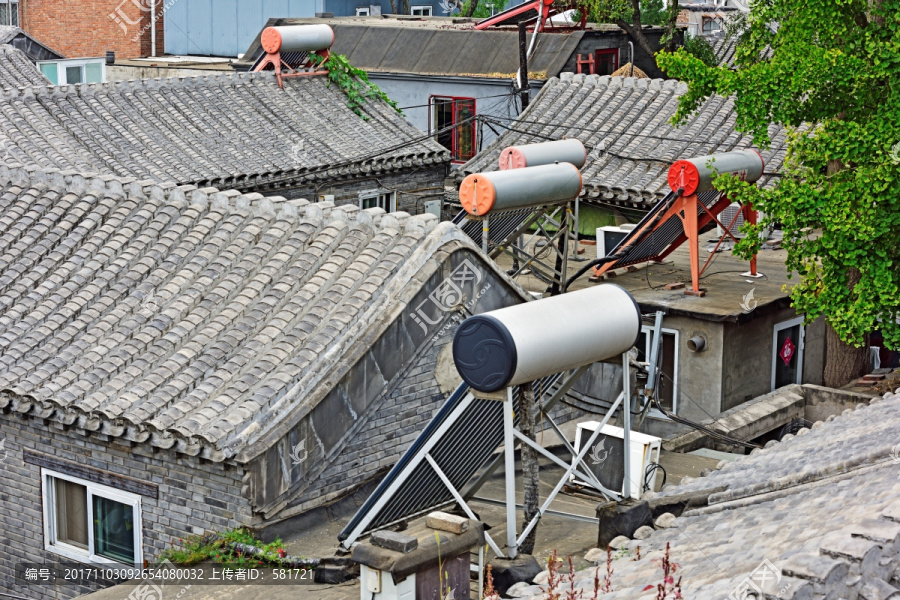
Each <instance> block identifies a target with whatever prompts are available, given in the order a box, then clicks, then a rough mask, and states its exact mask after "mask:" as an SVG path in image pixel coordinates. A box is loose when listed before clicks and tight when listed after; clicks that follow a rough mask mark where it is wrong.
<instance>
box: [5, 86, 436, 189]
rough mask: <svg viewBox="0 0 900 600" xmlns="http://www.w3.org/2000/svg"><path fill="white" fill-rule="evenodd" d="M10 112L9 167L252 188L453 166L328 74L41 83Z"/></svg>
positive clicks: (386, 111) (398, 119)
mask: <svg viewBox="0 0 900 600" xmlns="http://www.w3.org/2000/svg"><path fill="white" fill-rule="evenodd" d="M2 108H3V110H2V111H0V135H2V136H4V137H5V138H6V139H7V140H8V141H7V156H6V162H9V163H19V164H23V165H26V166H36V167H38V168H41V169H60V170H68V169H72V170H76V171H79V172H82V173H88V172H93V173H97V174H100V175H117V176H123V177H135V178H137V179H141V180H143V179H149V180H154V181H160V182H162V181H175V182H177V183H179V184H193V185H198V186H201V187H203V186H217V187H220V188H235V189H241V190H248V191H259V190H263V189H265V190H278V189H282V188H284V189H287V188H291V187H298V186H300V185H308V184H313V185H315V184H318V183H321V182H325V181H328V182H334V181H340V180H353V179H356V178H360V177H372V176H377V175H378V174H385V173H392V172H397V171H404V170H408V169H412V168H416V167H419V166H426V165H435V164H444V163H448V162H449V153H448V152H447V150H446V149H445V148H443V147H442V146H440V145H439V144H437V142H435V141H434V140H432V139H431V138H428V137H426V136H423V135H422V133H421V132H420V131H419V130H418V129H416V128H414V127H413V126H412V125H410V124H409V123H407V122H406V120H404V119H403V117H402V116H400V115H399V114H397V112H396V111H394V110H393V109H391V108H390V107H389V106H388V105H387V104H385V103H384V102H381V101H379V100H374V99H372V100H369V101H367V102H366V103H365V104H364V105H363V106H362V107H361V108H360V110H361V112H362V114H363V117H364V118H363V117H360V116H357V115H356V114H354V112H353V111H352V110H351V109H350V108H349V107H348V106H347V97H346V96H345V95H344V94H343V92H342V91H341V90H340V89H339V88H338V86H337V85H329V82H328V80H327V78H326V77H324V76H314V77H303V78H292V79H288V80H286V81H285V83H284V90H281V89H279V87H278V84H277V82H276V80H275V76H274V74H273V73H272V72H266V73H241V74H224V75H213V76H209V77H183V78H169V79H147V80H140V81H124V82H115V83H97V84H79V85H70V86H57V87H54V86H49V85H41V86H38V85H35V86H32V87H25V88H22V89H21V90H16V91H13V92H10V93H9V94H7V95H6V96H5V97H4V99H3V100H2Z"/></svg>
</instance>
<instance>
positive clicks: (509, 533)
mask: <svg viewBox="0 0 900 600" xmlns="http://www.w3.org/2000/svg"><path fill="white" fill-rule="evenodd" d="M622 368H623V371H622V392H621V393H620V394H619V396H618V398H616V401H615V402H613V404H612V406H610V407H609V410H607V412H606V415H604V417H603V420H602V421H601V422H600V425H599V426H598V427H597V428H596V429H595V430H594V432H593V433H592V434H591V436H590V437H589V438H588V440H587V441H586V442H585V443H584V445H583V446H582V447H581V449H580V450H579V451H578V452H577V454H576V453H575V450H574V448H572V446H571V445H570V444H568V442H567V443H566V447H567V448H569V449H570V450H571V451H572V456H573V459H572V462H571V463H569V464H567V463H565V462H563V461H562V460H560V459H559V458H557V457H556V456H554V455H553V454H552V453H550V452H548V451H547V450H545V449H544V448H542V447H541V446H540V445H538V444H536V443H535V442H533V441H532V440H530V439H528V438H527V437H525V435H523V434H522V433H521V432H519V431H517V430H516V429H515V421H514V418H513V400H514V399H513V388H507V392H506V399H505V400H504V401H503V402H504V407H503V429H504V431H503V438H504V444H503V453H504V466H505V470H506V472H505V482H506V545H507V555H508V556H509V558H515V557H516V554H517V552H518V551H517V549H518V547H519V546H520V545H521V544H522V542H523V541H524V540H525V538H527V537H528V535H529V534H530V533H531V531H532V530H533V529H534V528H535V527H536V526H537V524H538V522H539V521H540V520H541V517H543V515H544V514H547V511H548V510H549V509H550V505H551V504H552V503H553V501H554V500H555V499H556V496H557V495H558V494H559V492H560V491H561V490H562V488H563V486H564V485H565V484H566V482H567V481H568V480H569V479H570V478H571V477H572V475H578V476H580V477H582V478H584V479H585V480H586V481H588V482H589V483H591V485H593V486H595V487H596V488H597V490H598V491H600V492H601V493H602V494H604V495H605V496H608V497H610V498H613V499H615V500H620V499H622V498H630V497H631V482H630V480H629V475H630V471H629V468H630V465H631V457H630V453H631V375H630V373H631V357H630V356H629V353H628V352H625V353H623V354H622ZM570 380H573V381H572V383H574V378H570ZM620 405H621V406H622V415H623V429H624V434H623V435H624V442H625V464H624V469H625V476H624V477H623V489H622V492H623V493H622V494H619V493H618V492H614V491H612V490H609V489H607V488H605V487H604V486H602V485H601V484H600V482H599V481H597V478H596V477H595V476H594V475H593V473H591V472H590V469H586V468H582V461H583V460H584V457H585V456H586V455H587V454H588V451H589V450H590V448H591V446H593V444H594V442H595V441H596V440H597V438H598V437H599V436H600V433H601V431H602V429H603V427H604V426H605V425H606V424H607V423H608V422H609V420H610V419H611V418H612V416H613V415H614V414H615V412H616V409H617V408H618V407H619V406H620ZM551 422H552V421H551ZM553 428H554V430H555V431H556V432H557V433H559V434H560V437H562V438H563V439H564V440H565V437H564V436H562V435H561V432H560V431H559V428H558V427H556V425H555V423H554V425H553ZM516 439H518V440H519V441H520V442H521V443H523V444H526V445H528V446H529V447H531V448H533V449H534V450H535V451H537V452H538V453H540V454H541V455H542V456H544V457H546V458H548V459H550V460H551V461H552V462H554V463H556V464H558V465H560V466H561V467H563V468H564V469H565V473H564V474H563V475H562V477H560V478H559V481H557V483H556V485H555V486H554V487H553V491H551V492H550V494H549V495H548V496H547V499H546V500H545V501H544V503H543V504H542V505H541V507H540V508H538V513H537V514H536V515H535V516H534V518H532V519H531V521H529V522H528V524H527V525H525V528H524V529H523V531H522V533H521V534H519V535H518V537H517V536H516V509H517V507H518V505H517V504H516V473H515V441H516Z"/></svg>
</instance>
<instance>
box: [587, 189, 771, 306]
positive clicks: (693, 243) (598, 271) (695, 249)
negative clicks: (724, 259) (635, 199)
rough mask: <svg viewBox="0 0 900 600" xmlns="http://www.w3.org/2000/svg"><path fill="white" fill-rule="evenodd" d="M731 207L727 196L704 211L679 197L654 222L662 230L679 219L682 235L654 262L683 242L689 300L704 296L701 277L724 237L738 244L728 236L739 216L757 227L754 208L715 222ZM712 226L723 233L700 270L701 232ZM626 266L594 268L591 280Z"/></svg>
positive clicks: (687, 198) (700, 205) (752, 264)
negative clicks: (688, 273) (686, 251)
mask: <svg viewBox="0 0 900 600" xmlns="http://www.w3.org/2000/svg"><path fill="white" fill-rule="evenodd" d="M730 204H731V200H729V199H728V198H727V197H726V196H724V195H723V196H721V197H720V198H719V199H718V200H716V202H715V204H713V205H712V207H710V208H707V207H706V205H704V204H703V203H702V202H700V201H699V200H698V198H697V196H696V195H691V196H679V197H678V198H676V199H675V201H674V202H673V203H672V206H670V207H669V209H668V210H667V211H666V212H665V213H663V216H662V217H661V218H660V219H659V220H658V221H657V222H656V223H657V228H659V227H660V226H662V225H663V224H664V223H666V222H668V221H669V219H671V218H678V219H680V220H681V223H682V226H683V227H684V233H683V234H681V235H680V236H678V237H677V238H676V239H675V241H674V242H672V243H671V244H670V245H669V247H668V248H666V249H665V250H664V251H663V252H662V253H660V254H659V255H658V256H656V257H655V258H654V259H653V260H656V261H661V260H665V258H666V257H667V256H669V254H671V253H672V252H673V251H674V250H675V249H676V248H678V247H679V246H681V244H683V243H684V242H687V243H688V249H689V252H690V256H691V287H690V288H689V289H685V290H684V293H685V294H687V295H689V296H700V297H702V296H705V295H706V290H704V289H703V288H701V287H700V277H701V276H702V275H703V273H704V271H706V268H707V267H708V266H709V264H710V262H711V261H712V258H713V256H715V254H716V251H717V250H718V249H719V246H721V245H722V242H723V241H724V240H725V237H726V236H728V237H731V238H732V239H733V240H734V241H735V242H737V238H736V237H734V235H733V234H732V233H731V228H732V227H733V226H734V224H735V223H736V222H737V218H738V216H740V215H741V214H743V215H744V219H745V220H746V221H747V222H749V223H756V211H755V210H753V207H752V206H750V205H744V206H742V207H741V212H740V213H738V214H736V215H735V216H734V218H733V219H732V220H731V223H729V224H728V226H727V227H726V226H725V225H724V224H723V223H722V222H721V221H719V219H718V215H719V214H720V213H721V212H722V211H723V210H725V208H726V207H727V206H729V205H730ZM713 222H715V223H716V224H718V225H719V226H720V227H722V229H723V230H724V231H725V233H724V234H722V237H720V238H719V242H718V243H717V244H716V247H715V250H714V251H713V252H712V253H710V256H709V258H708V259H706V262H705V263H704V264H703V267H702V268H701V267H700V230H701V229H703V228H704V227H706V226H707V225H709V224H710V223H713ZM651 227H652V225H651V223H647V224H645V225H644V226H643V227H642V228H641V229H640V230H638V231H637V232H636V233H635V234H634V235H635V238H634V239H640V238H641V237H643V235H642V234H643V233H644V232H646V231H647V230H649V229H650V228H651ZM623 266H627V265H618V264H616V262H609V263H606V264H603V265H600V266H598V267H594V277H599V276H600V275H603V274H604V273H605V272H607V271H609V270H611V269H614V268H620V267H623ZM750 273H751V274H752V275H753V276H756V256H755V255H754V256H753V258H752V259H751V260H750Z"/></svg>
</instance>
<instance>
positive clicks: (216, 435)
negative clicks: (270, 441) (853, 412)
mask: <svg viewBox="0 0 900 600" xmlns="http://www.w3.org/2000/svg"><path fill="white" fill-rule="evenodd" d="M0 215H2V216H0V407H5V406H11V407H12V409H13V410H14V411H17V412H20V413H26V414H32V415H37V416H40V417H41V418H53V419H55V420H58V421H60V422H62V423H65V424H68V425H73V426H75V427H77V428H78V429H82V430H85V431H94V432H98V433H102V434H106V435H110V436H114V437H124V438H125V439H128V440H131V441H133V442H149V443H151V444H154V445H156V446H158V447H161V448H174V449H176V450H178V451H181V452H186V453H190V454H201V455H202V456H205V457H207V458H210V459H213V460H225V459H228V458H230V457H234V456H235V455H236V454H238V453H239V452H240V451H241V450H242V449H243V448H245V447H246V445H247V444H250V443H252V441H253V439H254V435H255V434H256V433H257V432H258V431H259V429H260V428H261V424H265V423H273V422H277V421H278V420H279V419H280V418H282V417H283V416H284V415H285V414H287V412H289V411H291V410H293V409H295V408H296V407H297V403H298V402H302V401H303V400H304V399H305V398H308V397H309V396H310V395H311V394H312V391H313V390H312V389H311V388H310V387H309V386H310V385H311V383H310V382H311V381H313V379H312V377H313V376H314V375H315V376H317V377H318V376H320V375H324V374H326V373H327V372H328V369H329V366H328V365H330V364H331V363H332V362H333V360H332V359H331V358H329V357H331V356H332V355H334V354H335V353H341V352H342V351H343V349H346V348H350V347H354V346H355V345H358V344H365V343H371V341H372V339H375V338H374V337H372V336H375V335H376V334H377V331H376V330H377V328H378V327H383V326H386V325H385V324H384V323H382V321H383V319H382V318H381V315H383V314H384V310H385V307H390V308H391V309H392V310H395V309H396V304H397V302H402V298H400V299H399V300H398V298H399V296H398V294H399V293H401V292H402V291H403V289H404V287H407V288H408V287H410V286H411V285H412V286H413V287H415V286H416V285H421V284H420V283H415V281H414V279H415V276H416V273H417V272H418V270H419V269H420V268H421V265H422V264H425V263H427V261H428V257H429V256H431V255H433V254H434V253H435V252H437V251H439V250H440V249H441V248H442V247H443V246H444V245H445V244H446V243H449V242H451V241H454V242H462V243H468V242H467V241H466V240H467V238H465V236H464V235H463V234H462V233H461V232H459V230H458V229H457V228H456V227H455V226H453V225H452V224H449V223H443V224H438V222H437V219H436V218H435V217H434V216H431V215H420V216H415V217H413V216H409V215H407V214H406V213H392V214H385V213H384V211H383V210H381V209H368V210H363V211H360V210H359V209H358V208H357V207H355V206H342V207H337V208H336V207H334V206H333V205H332V204H331V203H316V204H310V203H308V202H306V201H305V200H293V201H288V200H284V199H283V198H263V197H262V196H261V195H259V194H246V195H242V194H240V193H239V192H235V191H224V192H220V191H218V190H217V189H215V188H204V189H198V188H196V187H194V186H176V185H172V184H154V183H153V182H148V181H135V180H133V179H118V178H112V177H103V178H101V177H96V176H82V175H79V174H75V173H72V172H58V171H49V172H43V171H35V170H30V171H26V170H25V169H21V168H18V167H9V166H2V167H0ZM404 293H405V292H404ZM367 340H368V341H367ZM318 385H324V384H322V383H320V384H318ZM326 391H327V390H326Z"/></svg>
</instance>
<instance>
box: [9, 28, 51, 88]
mask: <svg viewBox="0 0 900 600" xmlns="http://www.w3.org/2000/svg"><path fill="white" fill-rule="evenodd" d="M9 30H17V31H18V30H19V29H18V27H0V36H2V37H3V38H7V37H8V35H7V34H8V33H9ZM28 85H50V82H49V81H48V80H47V78H46V77H44V75H43V74H42V73H41V72H40V71H38V69H37V67H35V66H34V63H32V62H31V61H30V60H28V57H27V56H25V53H24V52H22V51H21V50H19V49H18V48H14V47H12V46H9V45H7V44H5V43H4V44H2V45H0V90H3V91H4V92H6V91H9V90H15V89H17V88H20V87H23V86H28Z"/></svg>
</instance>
